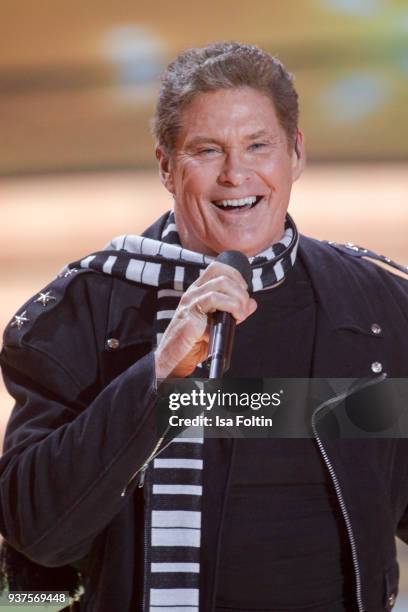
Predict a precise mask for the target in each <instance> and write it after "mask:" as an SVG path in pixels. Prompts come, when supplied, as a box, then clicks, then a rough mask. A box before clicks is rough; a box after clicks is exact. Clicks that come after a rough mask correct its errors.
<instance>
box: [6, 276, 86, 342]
mask: <svg viewBox="0 0 408 612" xmlns="http://www.w3.org/2000/svg"><path fill="white" fill-rule="evenodd" d="M86 272H91V270H89V269H83V270H80V269H77V268H69V267H65V268H63V270H61V272H60V273H59V274H58V276H57V277H56V278H54V279H53V280H52V281H51V282H50V283H49V284H48V285H47V286H46V287H45V288H44V289H42V290H41V291H39V292H38V293H36V294H35V295H34V296H32V297H31V298H30V299H29V300H28V301H27V302H26V303H25V304H24V305H23V306H22V307H21V308H20V309H19V310H18V311H17V312H16V314H15V315H14V317H13V318H12V319H11V321H10V322H9V323H8V325H7V326H6V329H5V333H4V341H5V343H11V344H14V345H15V344H20V343H21V341H22V339H23V337H24V336H25V334H26V333H27V332H28V331H30V330H31V329H32V327H33V325H34V324H35V321H36V320H37V319H38V318H39V317H41V315H42V314H44V313H46V312H49V311H50V310H53V309H54V308H55V307H56V306H57V305H58V304H59V303H60V302H61V301H62V300H63V298H64V295H65V291H66V289H67V287H68V285H69V284H70V283H71V282H72V280H73V279H74V278H75V277H76V276H78V275H79V274H83V273H86Z"/></svg>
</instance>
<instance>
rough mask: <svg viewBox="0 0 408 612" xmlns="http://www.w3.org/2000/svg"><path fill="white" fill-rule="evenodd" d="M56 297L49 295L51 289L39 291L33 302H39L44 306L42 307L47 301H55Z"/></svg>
mask: <svg viewBox="0 0 408 612" xmlns="http://www.w3.org/2000/svg"><path fill="white" fill-rule="evenodd" d="M56 299H57V298H56V297H54V296H53V295H51V291H44V292H40V294H39V296H38V297H37V299H36V300H34V302H40V304H42V305H43V306H44V308H45V307H46V306H47V305H48V304H49V302H52V301H55V300H56Z"/></svg>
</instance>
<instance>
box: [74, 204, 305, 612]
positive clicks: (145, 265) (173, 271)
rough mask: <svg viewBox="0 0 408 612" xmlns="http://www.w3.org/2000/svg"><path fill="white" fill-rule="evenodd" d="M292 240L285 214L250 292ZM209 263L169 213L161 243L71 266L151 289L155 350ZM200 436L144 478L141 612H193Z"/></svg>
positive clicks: (292, 252)
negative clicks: (189, 245) (184, 240)
mask: <svg viewBox="0 0 408 612" xmlns="http://www.w3.org/2000/svg"><path fill="white" fill-rule="evenodd" d="M298 242H299V237H298V232H297V229H296V226H295V224H294V222H293V220H292V218H291V217H290V216H289V215H287V217H286V222H285V231H284V235H283V237H282V238H281V240H280V241H279V242H277V243H276V244H274V245H272V246H271V247H268V248H267V249H265V250H264V251H262V252H261V253H259V254H257V255H256V256H254V257H250V258H249V261H250V264H251V268H252V287H251V288H250V289H251V290H252V291H259V290H261V289H263V288H265V287H269V286H271V285H274V284H276V283H278V282H280V281H282V280H283V279H284V277H285V275H286V273H287V272H288V271H289V269H290V268H291V267H292V266H293V265H294V262H295V259H296V252H297V247H298ZM213 260H214V258H213V257H210V256H207V255H202V254H201V253H195V252H193V251H190V250H187V249H184V248H182V247H181V246H180V240H179V236H178V233H177V228H176V224H175V218H174V214H173V212H170V213H169V215H168V218H167V221H166V223H165V226H164V228H163V231H162V235H161V240H154V239H151V238H146V237H143V236H136V235H126V236H119V237H117V238H114V239H113V240H112V241H111V242H110V244H109V245H108V246H107V247H106V249H105V250H104V251H102V252H99V253H95V254H93V255H89V256H88V257H85V258H84V259H81V260H80V261H77V262H75V263H73V264H70V266H69V268H70V269H75V268H92V269H94V270H97V271H99V272H102V273H105V274H111V275H114V276H116V277H119V278H124V279H127V280H130V281H134V282H137V283H142V284H144V285H149V286H153V287H157V298H158V301H157V313H156V328H157V329H156V336H157V344H159V343H160V340H161V337H162V336H163V333H164V331H165V329H166V327H167V326H168V324H169V322H170V321H171V319H172V317H173V315H174V313H175V311H176V309H177V306H178V303H179V301H180V297H181V296H182V294H183V293H184V291H186V289H187V288H188V287H189V286H190V285H191V283H193V282H194V281H195V280H196V279H197V278H198V277H199V276H200V274H201V273H202V271H203V270H204V269H205V268H206V267H207V266H208V265H209V264H210V263H211V261H213ZM203 442H204V436H203V430H202V429H201V430H200V429H198V428H194V431H192V428H190V429H186V430H185V431H183V433H182V434H181V435H179V436H178V437H176V438H174V439H173V440H172V441H171V442H170V444H168V445H167V446H165V447H164V449H163V450H162V451H160V452H159V456H157V457H156V458H155V459H153V465H150V469H149V470H148V471H147V474H146V478H145V484H144V486H145V494H146V496H147V499H148V503H146V514H147V515H146V526H145V529H146V532H145V533H146V542H145V543H146V550H145V564H146V567H145V573H146V574H145V575H146V576H147V581H146V583H145V585H144V607H143V610H144V612H198V608H199V576H200V541H201V499H202V492H203V491H202V482H203V479H202V474H203Z"/></svg>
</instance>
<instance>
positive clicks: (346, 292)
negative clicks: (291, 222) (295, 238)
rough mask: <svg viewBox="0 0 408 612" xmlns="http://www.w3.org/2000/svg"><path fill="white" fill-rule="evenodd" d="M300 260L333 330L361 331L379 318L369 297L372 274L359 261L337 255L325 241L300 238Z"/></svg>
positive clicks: (373, 297)
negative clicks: (334, 328)
mask: <svg viewBox="0 0 408 612" xmlns="http://www.w3.org/2000/svg"><path fill="white" fill-rule="evenodd" d="M299 256H300V257H301V259H302V261H303V263H304V265H305V267H306V269H307V272H308V274H309V277H310V279H311V281H312V284H313V287H314V289H315V292H316V296H317V300H318V303H319V305H320V307H321V308H322V309H323V310H324V311H325V312H326V313H327V315H328V317H329V319H330V321H331V323H332V324H333V325H334V326H335V327H337V328H350V329H356V330H357V329H358V330H360V331H365V332H366V333H368V334H370V335H371V332H370V327H371V325H372V323H374V322H379V320H380V319H381V318H382V316H381V310H380V308H379V306H377V302H376V300H375V295H373V284H372V280H373V278H372V275H371V274H368V270H367V268H366V267H365V266H362V265H361V263H362V262H361V260H360V259H358V260H356V259H354V258H353V257H347V255H344V254H342V253H339V252H338V251H336V249H334V248H333V247H331V246H330V245H329V244H328V243H326V242H321V241H319V240H315V239H313V238H308V237H307V236H303V235H301V237H300V244H299Z"/></svg>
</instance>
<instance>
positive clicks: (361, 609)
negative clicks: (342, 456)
mask: <svg viewBox="0 0 408 612" xmlns="http://www.w3.org/2000/svg"><path fill="white" fill-rule="evenodd" d="M313 431H314V434H315V438H316V441H317V444H318V447H319V450H320V452H321V454H322V457H323V460H324V462H325V464H326V467H327V469H328V471H329V474H330V477H331V479H332V482H333V485H334V489H335V491H336V495H337V501H338V502H339V505H340V509H341V512H342V514H343V518H344V521H345V523H346V528H347V534H348V538H349V541H350V547H351V556H352V559H353V566H354V575H355V578H356V598H357V606H358V610H359V612H364V606H363V600H362V596H361V574H360V566H359V563H358V555H357V547H356V541H355V539H354V532H353V527H352V525H351V520H350V515H349V513H348V510H347V506H346V503H345V501H344V497H343V493H342V491H341V487H340V484H339V481H338V478H337V474H336V472H335V470H334V468H333V465H332V463H331V461H330V459H329V457H328V455H327V452H326V449H325V448H324V446H323V444H322V441H321V439H320V438H319V436H318V434H317V432H316V429H315V427H314V425H313Z"/></svg>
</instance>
